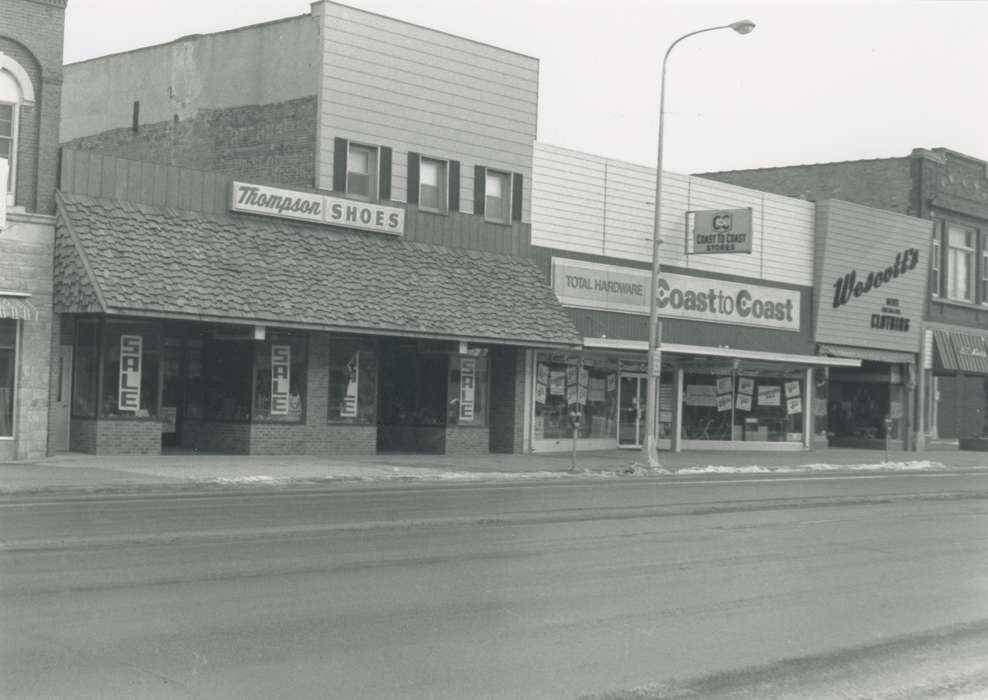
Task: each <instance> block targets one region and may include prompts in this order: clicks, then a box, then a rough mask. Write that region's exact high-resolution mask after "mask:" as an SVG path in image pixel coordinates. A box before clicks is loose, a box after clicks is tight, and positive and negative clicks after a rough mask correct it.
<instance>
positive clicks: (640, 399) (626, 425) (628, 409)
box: [618, 375, 648, 448]
mask: <svg viewBox="0 0 988 700" xmlns="http://www.w3.org/2000/svg"><path fill="white" fill-rule="evenodd" d="M647 385H648V382H647V381H646V378H645V377H644V376H643V375H621V382H620V391H619V395H618V447H629V448H630V447H641V445H642V436H643V435H644V433H645V430H644V428H645V395H646V393H647V392H646V387H647Z"/></svg>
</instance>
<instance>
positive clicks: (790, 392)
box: [786, 382, 799, 399]
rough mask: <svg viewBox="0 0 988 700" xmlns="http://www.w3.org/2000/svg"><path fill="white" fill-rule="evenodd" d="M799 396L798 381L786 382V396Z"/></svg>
mask: <svg viewBox="0 0 988 700" xmlns="http://www.w3.org/2000/svg"><path fill="white" fill-rule="evenodd" d="M794 396H799V382H786V398H787V399H791V398H793V397H794Z"/></svg>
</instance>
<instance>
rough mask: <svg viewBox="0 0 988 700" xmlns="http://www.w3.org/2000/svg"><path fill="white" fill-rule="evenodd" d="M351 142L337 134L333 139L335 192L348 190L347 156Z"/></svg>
mask: <svg viewBox="0 0 988 700" xmlns="http://www.w3.org/2000/svg"><path fill="white" fill-rule="evenodd" d="M348 147H349V143H348V142H347V140H346V139H341V138H340V137H339V136H337V137H336V138H335V139H333V149H334V150H333V192H346V157H347V150H348Z"/></svg>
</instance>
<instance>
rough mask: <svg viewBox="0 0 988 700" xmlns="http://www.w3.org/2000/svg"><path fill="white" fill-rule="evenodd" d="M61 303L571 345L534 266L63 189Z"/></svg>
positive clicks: (573, 340) (118, 311) (63, 306)
mask: <svg viewBox="0 0 988 700" xmlns="http://www.w3.org/2000/svg"><path fill="white" fill-rule="evenodd" d="M59 216H60V219H59V226H58V234H57V240H56V251H55V265H56V276H55V279H56V280H57V283H56V284H57V288H56V291H55V299H56V302H55V303H56V310H59V311H64V312H81V311H89V312H92V311H101V312H103V313H107V314H115V315H135V314H139V315H151V316H156V315H159V316H164V317H169V318H189V319H197V320H213V321H225V322H241V323H257V324H266V325H280V326H287V327H299V328H312V329H325V330H337V331H339V330H346V331H350V332H371V333H378V334H396V335H414V336H420V337H426V338H447V339H462V340H473V341H476V342H499V343H507V344H514V345H530V346H548V347H574V346H578V345H579V344H580V337H579V335H578V334H577V332H576V328H575V327H574V326H573V323H572V321H571V320H570V318H569V316H568V315H567V313H566V311H565V310H564V309H563V308H562V306H561V305H560V304H559V301H558V300H557V299H556V297H555V295H554V294H553V293H552V290H551V289H550V287H549V285H548V284H547V283H546V282H545V280H544V278H543V277H542V275H541V274H540V272H539V270H538V268H536V266H535V265H534V263H532V262H531V261H528V260H525V259H521V258H515V257H510V256H506V255H497V254H493V253H481V252H473V251H466V250H453V249H449V248H444V247H439V246H432V245H425V244H420V243H413V242H409V241H406V240H404V239H401V238H394V237H390V236H388V237H386V236H381V235H375V234H361V233H354V232H352V231H346V230H343V229H335V228H327V227H323V226H316V225H309V224H304V223H295V222H289V221H281V220H272V221H267V220H265V219H261V218H259V217H253V216H249V215H239V214H225V215H216V214H201V213H195V212H186V211H177V210H175V209H170V208H163V207H152V206H147V205H138V204H131V203H127V202H119V201H116V200H109V199H97V198H93V197H86V196H81V195H73V194H60V195H59Z"/></svg>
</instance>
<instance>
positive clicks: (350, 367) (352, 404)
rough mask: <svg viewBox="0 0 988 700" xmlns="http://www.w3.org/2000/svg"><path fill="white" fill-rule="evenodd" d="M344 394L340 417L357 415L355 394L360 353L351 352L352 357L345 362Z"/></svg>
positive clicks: (358, 383)
mask: <svg viewBox="0 0 988 700" xmlns="http://www.w3.org/2000/svg"><path fill="white" fill-rule="evenodd" d="M346 374H347V379H346V394H345V395H344V396H343V405H342V406H340V418H356V417H357V396H358V387H359V386H360V353H359V352H355V353H353V357H351V358H350V361H349V362H347V363H346Z"/></svg>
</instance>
